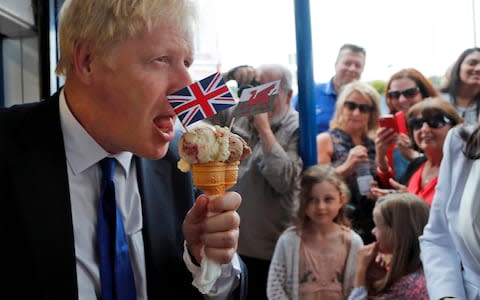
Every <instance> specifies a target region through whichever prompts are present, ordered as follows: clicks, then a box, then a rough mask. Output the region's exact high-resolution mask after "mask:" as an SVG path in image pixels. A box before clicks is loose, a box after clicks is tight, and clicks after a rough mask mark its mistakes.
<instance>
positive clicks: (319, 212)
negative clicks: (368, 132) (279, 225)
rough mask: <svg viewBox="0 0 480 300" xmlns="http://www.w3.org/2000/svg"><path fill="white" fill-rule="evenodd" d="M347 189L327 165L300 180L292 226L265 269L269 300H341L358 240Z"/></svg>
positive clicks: (349, 284)
mask: <svg viewBox="0 0 480 300" xmlns="http://www.w3.org/2000/svg"><path fill="white" fill-rule="evenodd" d="M349 198H350V192H349V190H348V187H347V185H346V184H345V183H344V182H343V180H342V178H341V177H340V175H338V174H337V172H336V170H335V169H334V168H333V167H331V166H330V165H317V166H312V167H309V168H308V169H307V170H305V172H304V173H303V175H302V178H301V194H300V205H299V209H298V212H297V219H296V224H295V226H294V227H290V228H288V229H287V230H285V232H284V233H283V234H282V235H281V236H280V238H279V239H278V241H277V245H276V247H275V252H274V254H273V258H272V261H271V264H270V270H269V273H268V283H267V295H268V298H269V299H292V300H295V299H333V300H335V299H345V297H346V296H348V295H349V293H350V291H351V289H352V288H353V280H354V275H355V264H356V255H357V251H358V249H359V248H360V247H361V246H363V242H362V239H361V238H360V236H359V235H358V234H356V233H355V232H354V231H353V230H351V229H350V228H349V226H350V222H349V221H348V219H347V217H346V207H345V205H346V204H347V203H348V200H349Z"/></svg>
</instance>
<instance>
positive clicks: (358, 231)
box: [226, 44, 480, 299]
mask: <svg viewBox="0 0 480 300" xmlns="http://www.w3.org/2000/svg"><path fill="white" fill-rule="evenodd" d="M477 55H480V49H477V48H472V49H468V50H466V51H465V52H464V53H462V54H461V55H460V57H459V59H458V61H457V62H456V63H455V64H454V65H453V67H452V68H451V70H450V71H449V73H448V75H449V76H448V82H445V83H444V86H443V87H442V89H440V88H437V87H435V86H434V85H433V84H432V83H431V82H430V81H429V80H428V79H427V78H426V77H425V76H424V75H423V74H422V73H421V72H420V71H419V70H417V69H414V68H406V69H401V70H399V71H398V72H396V73H394V74H393V75H392V76H391V77H390V78H389V80H388V81H387V84H386V87H385V94H384V95H383V100H382V95H380V94H379V93H378V92H377V91H376V90H375V89H374V88H373V87H372V86H370V85H369V84H368V83H366V82H363V81H362V80H361V72H362V70H363V68H364V65H365V56H366V52H365V50H364V49H363V48H361V47H358V46H356V45H352V44H346V45H344V46H342V47H341V48H340V51H339V54H338V58H337V60H336V63H335V69H336V74H335V75H334V76H333V77H332V79H331V80H330V81H329V82H327V83H321V84H317V85H316V87H315V91H316V93H315V99H314V101H315V102H316V104H315V105H316V107H317V108H319V109H317V110H316V111H317V112H319V114H317V115H316V119H317V127H318V128H317V133H318V135H317V136H316V144H317V165H316V166H310V167H308V166H305V167H306V169H305V170H304V171H303V172H302V174H301V176H300V196H299V197H298V199H296V198H295V197H289V199H290V201H292V202H297V204H296V205H294V204H292V205H290V206H289V207H290V208H295V210H293V211H292V213H291V214H289V215H291V216H292V214H293V216H292V217H291V219H290V221H289V222H284V223H283V226H284V228H283V230H284V231H283V233H282V234H281V235H277V239H278V240H277V242H276V247H275V251H274V252H273V257H271V258H270V261H269V262H270V268H269V272H268V279H267V281H266V284H267V298H268V299H347V298H348V299H367V298H368V299H370V298H375V299H400V298H401V299H428V298H429V295H430V298H431V299H443V298H458V299H476V297H478V296H479V295H480V294H479V293H480V292H479V282H480V272H478V271H479V266H480V265H477V264H476V263H477V262H479V261H480V256H479V252H478V250H477V248H475V247H478V246H480V239H479V238H478V236H479V235H480V231H478V229H479V228H480V224H477V223H478V220H477V219H478V218H476V215H475V213H472V210H471V208H472V207H474V208H475V209H476V208H477V207H480V205H477V204H476V203H475V201H473V199H474V196H471V197H466V196H465V194H464V193H463V191H464V190H465V188H464V187H465V186H464V184H465V182H466V180H467V178H468V179H469V181H472V182H473V183H472V185H471V186H473V187H475V188H472V189H475V192H473V191H472V194H473V195H476V187H477V186H478V184H477V182H476V181H475V179H473V178H472V177H473V176H475V175H472V172H475V171H470V168H472V170H473V167H472V164H473V166H475V164H474V163H473V162H474V161H475V160H477V159H478V158H480V151H479V150H477V147H478V146H477V144H475V143H476V142H477V140H478V136H480V134H479V129H476V125H475V124H474V123H476V122H478V111H476V112H475V113H474V114H473V113H472V111H474V110H475V109H476V107H477V106H476V105H477V104H476V103H477V100H476V97H477V96H478V92H479V89H480V63H479V62H480V60H477ZM479 58H480V57H479ZM477 63H479V65H478V66H477ZM277 67H280V66H277ZM256 72H260V71H256V69H255V68H253V67H251V66H239V67H237V68H234V69H232V70H231V71H230V72H229V73H228V76H226V78H227V80H229V79H230V80H237V83H238V85H242V84H246V83H247V84H248V82H249V81H251V82H253V81H254V80H255V78H257V76H258V75H256ZM453 86H454V87H453ZM448 95H457V96H456V97H452V96H450V97H447V96H448ZM460 95H462V96H465V97H466V98H468V99H469V100H468V101H462V99H464V98H462V97H461V96H460ZM457 98H458V99H457ZM381 101H385V106H386V107H387V108H388V113H389V114H390V115H392V116H395V117H394V118H395V122H396V124H397V125H396V127H390V126H384V125H383V124H382V123H381V122H380V121H379V119H380V118H381V117H383V115H382V112H381ZM292 106H293V107H294V108H295V109H297V110H298V98H297V96H294V97H293V100H292ZM300 117H301V115H300ZM326 124H328V125H326ZM401 128H405V130H401ZM453 132H455V133H456V134H455V136H454V137H450V139H449V138H448V136H449V135H454V133H453ZM452 139H456V140H457V142H456V145H455V147H454V149H455V151H456V152H455V153H456V154H457V155H459V156H460V155H461V158H460V160H461V161H460V162H459V164H460V166H462V167H463V168H462V167H460V168H459V167H456V168H455V170H456V171H455V172H454V174H457V172H461V174H459V176H457V177H456V178H455V179H453V177H452V174H451V172H450V173H449V171H448V169H446V168H445V166H444V164H445V163H443V164H442V162H443V160H444V157H446V158H447V159H449V160H450V161H451V160H454V156H453V154H452V153H444V149H447V148H446V147H452V146H449V144H451V143H452V142H451V140H452ZM460 140H461V141H460ZM461 145H462V146H461ZM449 151H452V150H451V149H449ZM455 160H456V158H455ZM451 164H452V162H450V165H451ZM465 165H467V168H465ZM451 167H452V166H451ZM443 169H446V170H443ZM442 170H443V171H442ZM365 173H367V174H368V176H367V177H369V178H371V180H370V181H368V182H369V183H368V184H369V188H368V190H367V192H365V188H364V187H362V186H361V185H363V184H365V181H364V178H365ZM443 173H449V174H443ZM473 174H477V173H473ZM478 175H480V173H479V174H478ZM445 177H446V178H445ZM362 178H363V179H362ZM457 180H458V182H457ZM338 181H341V182H342V184H340V183H338ZM477 181H478V180H477ZM439 182H443V187H444V188H443V189H442V187H439V186H438V185H439ZM459 186H461V189H459ZM445 187H448V188H450V187H452V188H455V189H456V190H450V189H446V188H445ZM295 188H296V186H295ZM469 191H470V190H469ZM238 192H239V193H240V194H242V195H243V193H242V191H241V190H238ZM467 192H468V191H467ZM462 195H463V198H462ZM440 197H443V199H439V198H440ZM260 198H263V197H260ZM464 198H468V200H462V201H464V202H467V203H468V208H469V209H467V208H465V209H460V205H459V204H458V203H460V199H464ZM277 199H278V201H283V200H281V197H277ZM248 201H250V200H249V199H244V202H248ZM437 202H438V203H441V204H437ZM445 202H447V203H454V204H453V205H454V207H452V208H447V207H446V205H447V204H446V203H445ZM477 202H478V201H477ZM462 204H463V202H462ZM242 205H243V204H242ZM462 207H463V206H462ZM475 209H474V210H473V211H477V210H475ZM430 210H432V212H431V213H430ZM239 211H240V217H241V218H242V220H243V217H242V216H243V215H246V216H247V218H252V215H253V218H255V217H257V218H267V219H268V218H272V216H270V215H261V214H258V213H257V212H256V211H253V210H247V211H242V209H240V210H239ZM460 213H462V214H468V215H469V217H468V218H467V217H465V218H459V216H458V214H460ZM450 214H452V217H446V216H449V215H450ZM465 220H467V221H465ZM450 222H453V223H454V225H455V226H454V225H451V224H450ZM286 224H289V226H286ZM427 224H428V225H427ZM437 224H438V225H437ZM467 224H468V225H467ZM456 226H463V227H461V228H462V230H463V231H462V232H461V233H459V232H458V230H457V229H453V228H456ZM468 226H470V227H468ZM472 226H473V228H474V232H473V233H472V232H471V230H467V229H466V228H471V227H472ZM246 227H247V228H248V227H249V225H246ZM342 230H343V231H342ZM424 230H425V233H424ZM440 230H441V231H440ZM475 230H476V231H475ZM240 232H241V230H240ZM341 232H343V233H342V234H340V233H341ZM349 232H351V233H352V234H350V233H349ZM358 237H359V239H358ZM246 242H247V243H248V242H249V241H240V244H239V247H240V248H241V244H242V243H246ZM253 245H254V244H253V243H252V244H251V246H253ZM346 245H348V246H346ZM363 245H365V246H363ZM448 247H450V250H449V251H446V252H445V253H444V254H443V255H438V252H439V251H443V250H444V249H447V248H448ZM458 248H460V249H461V250H460V252H457V250H455V249H458ZM346 249H349V250H346ZM354 249H355V250H354ZM421 249H429V250H426V251H427V252H428V253H424V251H425V250H423V251H421ZM430 249H432V250H430ZM349 251H353V252H349ZM354 252H355V253H354ZM332 253H336V254H337V255H338V257H339V258H341V259H340V260H338V259H337V258H334V256H332V255H331V254H332ZM450 258H452V259H450ZM440 260H442V261H445V260H448V262H449V264H447V263H444V264H445V265H448V267H445V268H439V269H444V270H448V273H449V275H446V276H444V275H442V274H441V273H439V272H437V269H436V267H435V266H436V264H440ZM326 261H328V262H329V263H330V264H326ZM352 264H353V266H352ZM247 265H248V264H247ZM430 269H431V270H430ZM424 270H425V272H424ZM333 274H336V275H333ZM339 278H341V279H339ZM453 278H455V281H450V280H453ZM327 282H328V283H327ZM437 282H438V284H443V289H440V290H441V291H442V292H439V291H438V290H436V285H437ZM446 282H454V283H450V284H445V283H446ZM434 290H435V291H436V292H435V293H433V292H432V291H434ZM432 295H436V296H433V297H432ZM258 296H259V294H256V296H255V297H252V298H251V299H260V298H258ZM465 297H467V298H465ZM261 299H265V298H263V295H262V298H261Z"/></svg>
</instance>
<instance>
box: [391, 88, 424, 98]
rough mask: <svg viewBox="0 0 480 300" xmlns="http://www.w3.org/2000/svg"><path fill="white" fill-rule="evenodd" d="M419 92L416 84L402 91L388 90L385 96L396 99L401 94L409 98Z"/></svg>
mask: <svg viewBox="0 0 480 300" xmlns="http://www.w3.org/2000/svg"><path fill="white" fill-rule="evenodd" d="M419 92H420V89H419V88H418V86H416V87H413V88H409V89H406V90H403V91H390V92H388V93H387V97H388V98H392V99H398V98H400V96H401V95H403V96H404V97H405V98H407V99H410V98H412V97H414V96H416V95H417V94H418V93H419Z"/></svg>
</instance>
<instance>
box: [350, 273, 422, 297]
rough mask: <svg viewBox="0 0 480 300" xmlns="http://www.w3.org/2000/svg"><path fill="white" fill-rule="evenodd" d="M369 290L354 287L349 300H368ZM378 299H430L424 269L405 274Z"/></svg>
mask: <svg viewBox="0 0 480 300" xmlns="http://www.w3.org/2000/svg"><path fill="white" fill-rule="evenodd" d="M367 298H368V294H367V290H366V289H365V287H364V286H362V287H357V288H354V289H353V291H352V292H351V293H350V296H349V297H348V300H366V299H367ZM375 299H376V300H393V299H395V300H412V299H415V300H428V291H427V282H426V280H425V275H424V274H423V272H422V271H417V272H413V273H410V274H408V275H405V276H403V277H402V278H400V279H399V280H398V281H397V282H395V283H394V284H393V285H392V286H391V287H390V288H389V289H388V290H387V291H386V292H385V293H383V294H381V295H378V296H377V297H375Z"/></svg>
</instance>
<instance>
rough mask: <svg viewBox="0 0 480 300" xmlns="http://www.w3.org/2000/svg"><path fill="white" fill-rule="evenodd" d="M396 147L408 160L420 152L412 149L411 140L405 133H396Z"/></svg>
mask: <svg viewBox="0 0 480 300" xmlns="http://www.w3.org/2000/svg"><path fill="white" fill-rule="evenodd" d="M397 147H398V149H399V150H400V153H401V154H402V156H403V157H405V158H406V159H408V160H412V159H415V158H417V157H418V156H419V155H420V153H418V152H417V151H415V150H414V149H413V144H412V140H411V139H410V137H409V136H408V135H406V134H403V133H401V134H399V135H398V137H397Z"/></svg>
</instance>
